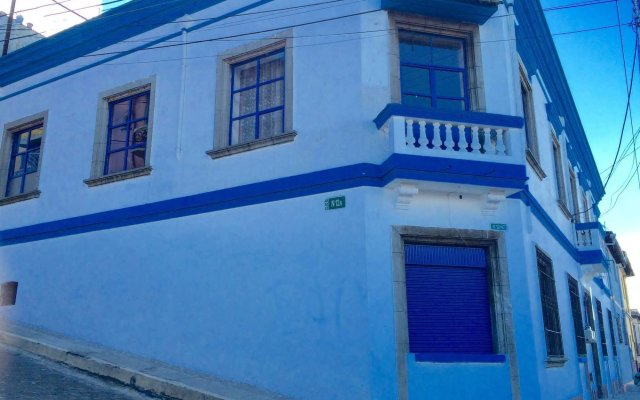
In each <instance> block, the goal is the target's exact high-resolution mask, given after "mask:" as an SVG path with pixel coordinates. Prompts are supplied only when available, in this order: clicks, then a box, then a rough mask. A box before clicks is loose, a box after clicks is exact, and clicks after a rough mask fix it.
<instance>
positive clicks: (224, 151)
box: [207, 131, 298, 160]
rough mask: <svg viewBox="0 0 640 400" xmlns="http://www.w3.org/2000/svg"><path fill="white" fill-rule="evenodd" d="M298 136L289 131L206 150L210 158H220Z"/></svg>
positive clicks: (286, 141)
mask: <svg viewBox="0 0 640 400" xmlns="http://www.w3.org/2000/svg"><path fill="white" fill-rule="evenodd" d="M296 136H298V134H297V133H296V131H291V132H287V133H283V134H281V135H277V136H272V137H269V138H264V139H258V140H255V141H253V142H249V143H242V144H236V145H233V146H229V147H223V148H221V149H213V150H209V151H207V154H208V155H209V156H210V157H211V158H212V159H214V160H215V159H216V158H222V157H227V156H231V155H234V154H238V153H244V152H245V151H251V150H255V149H260V148H262V147H269V146H274V145H277V144H281V143H289V142H293V140H294V139H295V138H296Z"/></svg>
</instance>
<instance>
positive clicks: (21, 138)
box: [15, 132, 29, 153]
mask: <svg viewBox="0 0 640 400" xmlns="http://www.w3.org/2000/svg"><path fill="white" fill-rule="evenodd" d="M15 140H16V153H23V152H25V151H26V150H27V147H28V146H29V132H24V133H20V134H17V135H16V136H15Z"/></svg>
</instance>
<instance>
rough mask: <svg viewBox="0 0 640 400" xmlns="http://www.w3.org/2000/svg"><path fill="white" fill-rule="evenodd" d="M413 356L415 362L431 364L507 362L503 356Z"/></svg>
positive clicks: (441, 354)
mask: <svg viewBox="0 0 640 400" xmlns="http://www.w3.org/2000/svg"><path fill="white" fill-rule="evenodd" d="M414 356H415V360H416V362H431V363H489V364H502V363H505V362H506V361H507V358H506V356H505V355H504V354H459V353H415V354H414Z"/></svg>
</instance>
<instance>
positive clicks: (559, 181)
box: [552, 137, 567, 206]
mask: <svg viewBox="0 0 640 400" xmlns="http://www.w3.org/2000/svg"><path fill="white" fill-rule="evenodd" d="M552 141H553V164H554V167H555V171H556V189H557V190H558V201H560V202H561V203H562V204H564V205H565V206H566V205H567V200H566V189H565V186H564V175H563V173H562V155H561V153H560V144H559V143H558V142H557V141H556V140H555V137H554V138H553V140H552Z"/></svg>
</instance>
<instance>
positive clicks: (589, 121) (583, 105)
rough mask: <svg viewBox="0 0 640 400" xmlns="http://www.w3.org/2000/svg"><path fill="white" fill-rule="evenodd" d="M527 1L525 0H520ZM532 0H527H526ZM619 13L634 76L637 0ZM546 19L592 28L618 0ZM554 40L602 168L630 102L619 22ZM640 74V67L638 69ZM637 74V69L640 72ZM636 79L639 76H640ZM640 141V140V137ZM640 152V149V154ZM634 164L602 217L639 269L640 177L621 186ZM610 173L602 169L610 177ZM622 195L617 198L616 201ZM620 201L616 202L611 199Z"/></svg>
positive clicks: (549, 3)
mask: <svg viewBox="0 0 640 400" xmlns="http://www.w3.org/2000/svg"><path fill="white" fill-rule="evenodd" d="M520 1H522V0H520ZM525 1H527V0H525ZM541 2H542V6H543V7H544V8H549V7H554V6H560V5H567V4H572V3H577V2H578V1H577V0H570V1H569V0H541ZM618 5H619V7H620V18H621V21H622V24H623V26H622V32H623V38H624V39H623V40H624V49H625V57H626V62H627V74H628V76H629V77H630V75H631V67H632V62H633V52H634V46H635V33H634V32H633V30H632V29H631V27H630V26H625V25H624V24H627V23H629V22H630V21H631V19H632V1H631V0H619V2H618ZM546 16H547V21H548V22H549V27H550V29H551V32H552V33H554V34H555V33H559V32H572V31H577V30H584V29H590V28H597V27H604V26H609V25H616V24H617V23H618V19H617V14H616V2H615V1H614V2H608V3H603V4H596V5H589V6H584V7H576V8H569V9H565V10H558V11H547V12H546ZM554 41H555V43H556V47H557V49H558V53H559V55H560V59H561V60H562V65H563V67H564V71H565V74H566V76H567V80H568V81H569V86H570V87H571V91H572V93H573V97H574V100H575V102H576V105H577V107H578V111H579V113H580V116H581V119H582V123H583V125H584V128H585V131H586V133H587V136H588V138H589V143H590V144H591V150H592V151H593V154H594V156H595V159H596V162H597V163H598V167H599V169H600V171H601V172H602V171H603V170H605V169H606V168H607V167H608V166H609V165H611V163H612V162H613V159H614V157H615V152H616V148H617V143H618V138H619V136H620V131H621V128H622V122H623V118H624V112H625V107H626V103H627V102H626V100H627V96H626V92H627V89H626V84H625V72H624V66H623V65H624V64H623V61H622V51H621V45H620V34H619V30H618V28H617V27H616V28H609V29H602V30H595V31H590V32H580V33H573V34H566V35H554ZM637 74H640V70H638V71H637ZM637 74H636V75H637ZM636 80H637V79H636ZM636 85H638V86H635V87H634V88H633V90H632V92H633V93H635V94H634V95H633V96H632V103H631V107H632V114H631V115H632V117H633V122H634V127H635V129H638V128H640V103H639V102H638V100H640V97H639V96H638V93H640V92H639V90H640V87H639V86H640V82H636ZM630 138H631V127H630V124H628V126H627V130H626V131H625V138H624V142H623V147H624V145H625V144H627V143H628V139H630ZM638 147H640V142H639V143H638ZM639 156H640V154H639ZM632 165H633V157H632V156H630V157H628V158H627V159H625V160H624V161H623V162H622V163H621V164H620V167H619V168H618V169H617V170H616V172H615V173H614V175H613V177H612V179H611V182H610V183H609V185H608V186H607V189H606V191H607V195H606V196H605V198H604V199H603V201H602V202H601V203H600V209H601V211H602V213H603V215H602V216H601V218H600V219H601V222H603V223H604V224H605V226H606V228H607V229H609V230H613V231H614V232H616V233H617V235H618V240H619V241H620V242H621V244H622V245H623V248H624V250H626V251H627V253H628V254H629V256H630V258H631V263H632V264H634V263H635V269H636V271H637V273H638V275H640V213H638V212H637V206H638V202H639V200H640V196H639V195H640V180H638V179H637V178H634V179H633V180H632V181H631V183H630V184H629V186H628V187H627V188H626V189H625V190H623V191H622V195H620V196H618V195H619V194H620V192H621V190H619V189H620V188H621V187H623V186H624V184H625V182H626V178H627V177H628V176H629V172H630V171H631V168H632ZM606 177H607V175H606V174H605V175H603V180H606ZM616 199H617V203H615V202H616ZM613 204H615V207H613V208H612V205H613ZM628 284H629V295H630V297H631V299H630V303H631V306H632V307H633V308H640V279H639V278H634V279H632V280H629V281H628Z"/></svg>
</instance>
